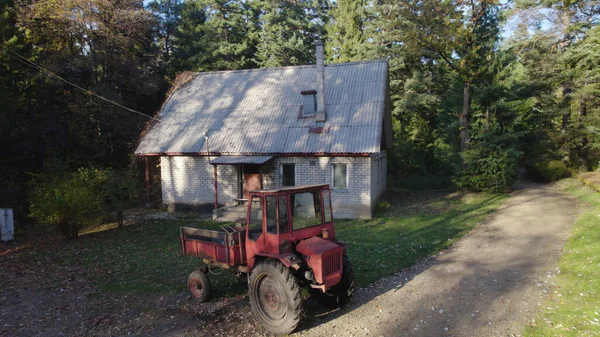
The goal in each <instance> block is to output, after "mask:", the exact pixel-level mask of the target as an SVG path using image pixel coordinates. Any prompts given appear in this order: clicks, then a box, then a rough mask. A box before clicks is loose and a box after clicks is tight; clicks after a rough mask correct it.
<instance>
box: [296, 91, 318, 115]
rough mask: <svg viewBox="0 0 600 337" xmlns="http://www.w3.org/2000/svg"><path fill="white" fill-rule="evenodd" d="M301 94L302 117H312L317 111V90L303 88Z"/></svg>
mask: <svg viewBox="0 0 600 337" xmlns="http://www.w3.org/2000/svg"><path fill="white" fill-rule="evenodd" d="M300 93H301V94H302V117H314V116H315V114H316V113H317V91H316V90H305V91H302V92H300Z"/></svg>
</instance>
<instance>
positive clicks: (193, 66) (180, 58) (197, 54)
mask: <svg viewBox="0 0 600 337" xmlns="http://www.w3.org/2000/svg"><path fill="white" fill-rule="evenodd" d="M179 15H180V20H179V25H178V26H177V27H176V29H175V31H174V32H173V58H172V64H173V68H174V69H173V70H174V71H173V74H172V75H173V76H174V75H175V74H176V73H179V72H182V71H189V70H199V69H203V68H204V67H205V64H206V63H208V61H209V60H210V55H207V54H208V53H207V49H206V46H205V45H204V34H205V28H204V24H205V23H206V11H205V9H204V7H203V6H202V4H201V3H200V1H196V0H186V1H184V2H183V3H182V4H181V6H180V7H179Z"/></svg>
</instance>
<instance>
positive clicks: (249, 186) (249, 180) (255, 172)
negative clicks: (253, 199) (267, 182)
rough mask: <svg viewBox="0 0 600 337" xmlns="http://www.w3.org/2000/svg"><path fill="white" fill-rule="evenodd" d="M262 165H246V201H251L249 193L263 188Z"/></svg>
mask: <svg viewBox="0 0 600 337" xmlns="http://www.w3.org/2000/svg"><path fill="white" fill-rule="evenodd" d="M261 180H262V179H261V174H260V165H244V187H243V189H244V199H249V192H250V191H255V190H260V189H261V188H262V186H261V185H262V182H261Z"/></svg>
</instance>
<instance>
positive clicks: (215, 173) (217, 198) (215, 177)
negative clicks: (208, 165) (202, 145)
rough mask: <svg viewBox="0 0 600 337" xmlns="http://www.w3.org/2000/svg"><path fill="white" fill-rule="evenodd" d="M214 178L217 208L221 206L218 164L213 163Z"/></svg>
mask: <svg viewBox="0 0 600 337" xmlns="http://www.w3.org/2000/svg"><path fill="white" fill-rule="evenodd" d="M213 180H214V185H215V209H217V208H218V207H219V190H218V189H217V188H218V185H217V165H215V164H213Z"/></svg>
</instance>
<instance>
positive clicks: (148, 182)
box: [144, 156, 151, 208]
mask: <svg viewBox="0 0 600 337" xmlns="http://www.w3.org/2000/svg"><path fill="white" fill-rule="evenodd" d="M144 165H145V168H146V208H150V206H151V204H150V163H149V161H148V156H145V157H144Z"/></svg>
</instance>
